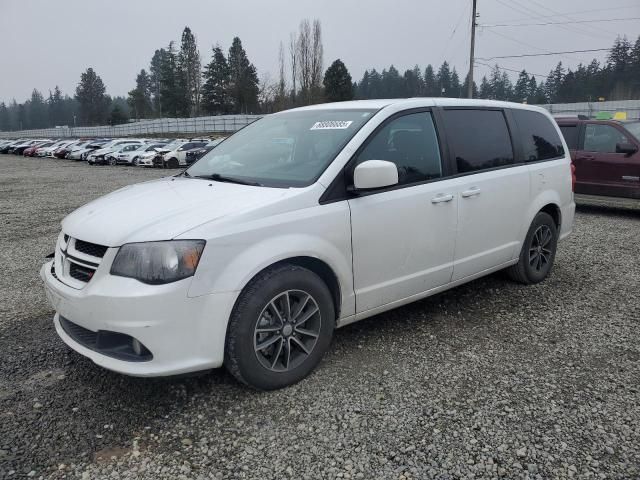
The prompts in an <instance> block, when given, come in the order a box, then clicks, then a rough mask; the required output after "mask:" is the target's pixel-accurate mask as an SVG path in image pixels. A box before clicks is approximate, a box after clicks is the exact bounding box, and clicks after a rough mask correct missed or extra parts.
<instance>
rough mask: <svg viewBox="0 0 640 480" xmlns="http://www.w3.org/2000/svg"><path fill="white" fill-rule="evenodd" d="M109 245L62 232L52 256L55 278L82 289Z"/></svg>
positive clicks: (98, 265)
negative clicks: (80, 238)
mask: <svg viewBox="0 0 640 480" xmlns="http://www.w3.org/2000/svg"><path fill="white" fill-rule="evenodd" d="M108 250H109V247H107V246H104V245H98V244H96V243H91V242H87V241H84V240H79V239H77V238H73V237H71V236H69V235H68V234H66V233H62V234H61V235H60V238H59V240H58V245H56V253H55V258H54V265H55V273H56V278H57V279H58V280H60V281H61V282H62V283H64V284H66V285H68V286H70V287H73V288H76V289H82V288H84V287H85V285H86V284H87V283H88V282H89V281H90V280H91V279H92V278H93V276H94V274H95V273H96V271H97V270H98V268H99V267H100V263H101V262H102V259H103V258H104V256H105V255H106V253H107V251H108Z"/></svg>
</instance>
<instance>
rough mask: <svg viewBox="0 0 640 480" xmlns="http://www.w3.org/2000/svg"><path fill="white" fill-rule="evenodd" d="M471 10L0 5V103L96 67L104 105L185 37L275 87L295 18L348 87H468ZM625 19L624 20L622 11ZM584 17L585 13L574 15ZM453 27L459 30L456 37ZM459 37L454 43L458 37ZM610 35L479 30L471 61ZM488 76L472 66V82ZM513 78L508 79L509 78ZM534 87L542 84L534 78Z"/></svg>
mask: <svg viewBox="0 0 640 480" xmlns="http://www.w3.org/2000/svg"><path fill="white" fill-rule="evenodd" d="M470 5H471V0H386V1H383V0H366V1H365V0H315V1H312V0H226V1H214V0H208V1H207V0H108V1H98V0H0V32H2V38H3V41H2V42H1V44H0V62H1V63H0V65H1V67H0V70H1V73H0V99H3V100H9V99H11V98H14V97H15V98H16V99H17V100H18V101H23V100H25V99H26V98H27V97H28V96H29V95H30V93H31V90H32V89H33V88H34V87H35V88H37V89H39V90H41V91H42V92H43V93H44V94H45V96H46V95H47V94H48V91H49V90H50V89H53V87H54V86H55V85H59V86H60V88H61V89H62V91H63V92H64V93H66V94H69V95H73V93H74V91H75V86H76V85H77V83H78V80H79V78H80V73H81V72H82V71H84V70H85V69H86V68H87V67H93V68H94V69H95V70H96V72H97V73H98V75H100V76H101V77H102V79H103V80H104V82H105V84H106V86H107V92H108V93H109V94H111V95H114V96H115V95H126V93H127V92H128V91H129V90H131V89H132V88H133V87H134V84H135V76H136V74H137V73H138V72H139V71H140V69H141V68H145V69H148V65H149V60H150V59H151V56H152V55H153V52H154V51H155V49H157V48H160V47H164V46H166V45H167V44H168V43H169V41H170V40H176V41H179V40H180V34H181V32H182V29H183V28H184V27H185V26H186V25H188V26H190V27H191V29H192V31H193V32H194V34H195V35H196V38H197V40H198V45H199V47H200V54H201V56H202V59H203V64H204V63H205V62H207V61H208V60H209V59H210V57H211V47H212V45H214V44H216V43H220V44H221V46H222V47H223V49H225V50H226V49H228V47H229V45H230V43H231V40H232V38H233V37H234V36H236V35H237V36H239V37H240V38H241V39H242V43H243V45H244V47H245V49H246V51H247V54H248V55H249V59H250V60H251V61H252V62H253V63H254V64H255V65H256V67H257V69H258V73H259V76H260V77H261V78H262V77H263V75H264V74H265V73H267V72H268V73H270V75H271V77H272V79H275V77H276V76H277V58H278V48H279V43H280V41H283V42H284V43H285V46H286V45H287V42H288V38H289V32H291V31H293V30H295V29H296V28H297V26H298V23H299V21H300V20H301V19H302V18H318V19H320V20H321V22H322V27H323V40H324V51H325V67H326V66H328V65H329V64H330V63H331V62H332V61H333V60H334V59H336V58H341V59H342V60H343V61H344V62H345V64H346V65H347V67H348V68H349V70H350V72H351V74H352V76H353V77H354V80H359V79H360V78H361V76H362V73H363V72H364V70H365V69H367V68H371V67H375V68H377V69H378V70H382V68H385V67H388V66H389V65H390V64H394V65H395V66H396V68H398V69H399V70H400V71H401V73H402V72H403V71H404V70H405V69H407V68H411V67H413V66H414V65H415V64H419V65H420V66H421V67H422V68H424V67H425V66H426V65H427V64H428V63H432V64H433V65H434V66H435V67H436V68H437V66H439V65H440V64H441V63H442V61H443V60H445V59H446V60H448V61H449V62H450V63H452V64H453V65H454V66H455V67H456V68H457V70H458V72H459V73H460V74H461V75H460V76H461V78H464V74H466V72H467V70H468V68H469V65H468V48H469V26H470V11H471V6H470ZM624 7H627V8H624ZM587 10H589V11H591V10H598V11H591V12H588V13H577V12H585V11H587ZM478 11H479V13H480V19H479V22H480V24H485V25H490V24H499V23H502V22H505V21H509V22H511V21H515V20H519V21H520V22H519V23H544V22H559V21H568V20H569V19H568V18H567V17H566V16H562V15H559V13H560V14H567V15H569V16H570V17H571V19H573V20H592V19H604V18H630V17H640V1H639V0H535V1H534V0H478ZM456 26H457V28H456ZM454 30H455V31H454ZM617 34H621V35H624V34H626V35H627V36H628V37H629V39H630V40H631V41H635V39H636V38H637V36H638V34H640V21H638V20H632V21H631V20H629V21H624V22H607V23H583V24H574V25H563V26H560V25H547V26H528V27H524V26H521V27H515V28H512V27H510V28H482V27H481V28H480V29H479V30H478V36H477V48H476V56H477V57H485V58H487V57H495V56H500V55H516V54H524V53H543V52H544V51H552V52H555V51H567V50H585V49H596V48H608V47H610V46H611V44H612V43H613V41H614V39H615V37H616V35H617ZM605 56H606V52H590V53H579V54H567V55H564V56H558V55H556V56H543V57H533V58H517V59H514V58H512V59H501V60H497V59H496V60H489V61H486V60H481V61H482V62H485V63H489V64H493V63H496V62H497V63H499V64H500V65H501V66H503V67H506V68H512V69H515V70H520V69H522V68H526V69H527V70H528V71H530V72H533V73H538V74H547V73H548V72H549V70H550V69H551V68H552V67H554V66H555V65H556V63H557V62H558V61H559V60H561V61H562V62H563V64H565V65H567V66H571V67H574V66H575V65H577V64H578V63H579V62H580V61H583V62H589V61H590V60H591V59H592V58H594V57H595V58H598V59H599V60H601V61H602V60H604V58H605ZM487 71H488V68H487V67H485V66H478V67H476V70H475V72H476V73H475V75H476V81H478V82H479V79H480V78H481V77H482V75H483V74H485V73H487ZM515 75H516V74H515V73H513V74H512V78H514V76H515ZM539 79H541V78H539Z"/></svg>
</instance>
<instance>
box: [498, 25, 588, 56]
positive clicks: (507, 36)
mask: <svg viewBox="0 0 640 480" xmlns="http://www.w3.org/2000/svg"><path fill="white" fill-rule="evenodd" d="M487 31H488V32H489V33H491V34H493V35H497V36H499V37H502V38H506V39H507V40H509V41H510V42H513V43H518V44H520V45H524V46H525V47H529V48H533V49H534V50H539V51H541V52H545V53H552V52H551V50H546V49H544V48H540V47H537V46H535V45H531V44H530V43H527V42H523V41H522V40H518V39H517V38H513V37H510V36H509V35H506V34H504V33H500V32H496V31H493V30H487ZM561 57H563V58H568V59H569V60H579V61H581V62H586V60H584V59H581V58H578V57H569V56H567V55H561Z"/></svg>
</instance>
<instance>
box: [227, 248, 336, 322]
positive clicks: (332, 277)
mask: <svg viewBox="0 0 640 480" xmlns="http://www.w3.org/2000/svg"><path fill="white" fill-rule="evenodd" d="M286 264H288V265H296V266H298V267H302V268H306V269H307V270H310V271H312V272H313V273H315V274H316V275H318V276H319V277H320V279H321V280H322V281H323V282H324V283H325V285H326V286H327V288H328V289H329V292H331V298H332V300H333V307H334V310H335V319H336V320H338V319H339V318H340V310H341V308H342V290H341V286H340V280H338V276H337V275H336V273H335V271H334V270H333V268H331V266H330V265H329V264H328V263H326V262H325V261H324V260H321V259H319V258H317V257H311V256H306V255H300V256H294V257H288V258H284V259H281V260H278V261H276V262H273V263H271V264H270V265H267V266H266V267H264V268H262V269H261V270H260V271H258V272H256V273H255V274H254V275H253V276H252V277H251V278H250V279H249V280H248V281H247V282H246V283H245V284H244V286H243V287H242V290H244V289H245V288H246V287H247V285H249V284H250V283H251V281H252V280H253V279H254V278H256V277H257V276H258V275H260V274H262V273H263V272H265V271H266V270H269V269H271V268H274V267H277V266H280V265H286ZM239 297H240V296H238V298H239ZM236 302H237V300H236Z"/></svg>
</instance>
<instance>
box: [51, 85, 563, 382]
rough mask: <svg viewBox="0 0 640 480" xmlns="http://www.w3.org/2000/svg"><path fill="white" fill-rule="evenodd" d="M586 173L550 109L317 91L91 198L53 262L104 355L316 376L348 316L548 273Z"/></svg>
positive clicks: (283, 377) (79, 337)
mask: <svg viewBox="0 0 640 480" xmlns="http://www.w3.org/2000/svg"><path fill="white" fill-rule="evenodd" d="M571 186H572V174H571V169H570V159H569V154H568V150H567V146H566V144H565V142H564V140H562V136H561V134H560V131H559V129H558V127H557V126H556V124H555V122H554V121H553V119H552V118H551V116H550V115H549V114H548V113H547V112H546V111H545V110H542V109H540V108H536V107H531V106H526V105H518V104H511V103H503V102H494V101H472V100H456V99H446V98H438V99H429V98H423V99H410V100H370V101H360V102H345V103H337V104H329V105H315V106H311V107H305V108H299V109H295V110H290V111H286V112H281V113H278V114H273V115H269V116H267V117H265V118H263V119H261V120H259V121H257V122H255V123H253V124H251V125H250V126H248V127H246V128H244V129H243V130H240V131H239V132H237V133H236V134H235V135H233V136H232V137H230V138H228V139H227V140H225V141H224V142H223V143H221V144H220V145H219V146H218V147H217V148H215V149H214V150H212V151H211V152H210V153H208V154H207V155H205V156H204V157H203V158H202V159H200V160H199V161H198V162H196V163H195V164H193V165H192V166H191V167H190V168H189V169H187V170H186V171H184V172H183V173H181V174H179V175H177V176H175V177H169V178H164V179H160V180H153V181H149V182H145V183H142V184H139V185H133V186H129V187H125V188H122V189H120V190H118V191H116V192H113V193H111V194H109V195H106V196H105V197H102V198H100V199H98V200H95V201H93V202H91V203H89V204H87V205H85V206H83V207H81V208H79V209H78V210H76V211H75V212H73V213H72V214H70V215H69V216H68V217H66V218H65V219H64V220H63V222H62V231H61V233H60V235H59V238H58V242H57V245H56V249H55V258H54V260H53V261H50V262H48V263H46V264H45V265H44V266H43V268H42V271H41V275H42V278H43V279H44V282H45V285H46V291H47V295H48V297H49V299H50V301H51V303H52V304H53V306H54V308H55V310H56V314H55V317H54V322H55V327H56V330H57V332H58V334H59V335H60V337H61V338H62V339H63V340H64V342H65V343H67V344H68V345H69V346H71V347H72V348H73V349H75V350H76V351H78V352H80V353H81V354H83V355H86V356H87V357H89V358H90V359H91V360H93V361H94V362H95V363H97V364H99V365H102V366H103V367H106V368H108V369H111V370H115V371H118V372H122V373H126V374H130V375H139V376H154V375H156V376H157V375H170V374H179V373H185V372H191V371H197V370H204V369H209V368H213V367H219V366H221V365H223V364H224V365H225V366H226V367H227V368H228V369H229V370H230V371H231V373H232V374H233V375H235V377H236V378H238V379H239V380H240V381H242V382H245V383H247V384H249V385H251V386H253V387H256V388H259V389H274V388H279V387H283V386H286V385H290V384H292V383H294V382H296V381H298V380H300V379H302V378H303V377H305V376H306V375H307V374H309V373H310V372H311V371H312V370H313V369H314V367H316V366H317V365H318V363H319V362H320V360H321V357H322V355H323V354H324V352H325V351H326V350H327V348H328V347H329V344H330V341H331V337H332V335H333V331H334V329H335V328H336V327H340V326H343V325H346V324H348V323H351V322H354V321H357V320H361V319H363V318H366V317H370V316H372V315H375V314H377V313H380V312H383V311H385V310H389V309H392V308H395V307H398V306H400V305H403V304H406V303H409V302H412V301H415V300H418V299H420V298H424V297H426V296H429V295H433V294H435V293H438V292H441V291H443V290H446V289H449V288H452V287H455V286H456V285H460V284H462V283H464V282H468V281H470V280H473V279H475V278H478V277H480V276H483V275H487V274H489V273H491V272H494V271H497V270H500V269H508V271H509V273H510V274H511V276H512V277H513V278H514V279H516V280H518V281H520V282H523V283H536V282H540V281H541V280H543V279H544V278H545V277H546V276H547V275H548V274H549V271H550V269H551V267H552V265H553V262H554V256H555V253H556V245H557V242H558V240H560V239H562V238H564V237H566V236H567V235H568V234H569V233H570V232H571V229H572V224H573V216H574V209H575V205H574V202H573V193H572V187H571ZM131 205H136V208H131Z"/></svg>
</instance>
